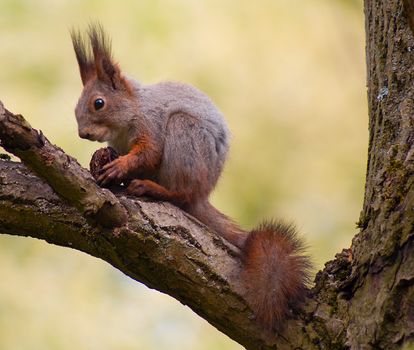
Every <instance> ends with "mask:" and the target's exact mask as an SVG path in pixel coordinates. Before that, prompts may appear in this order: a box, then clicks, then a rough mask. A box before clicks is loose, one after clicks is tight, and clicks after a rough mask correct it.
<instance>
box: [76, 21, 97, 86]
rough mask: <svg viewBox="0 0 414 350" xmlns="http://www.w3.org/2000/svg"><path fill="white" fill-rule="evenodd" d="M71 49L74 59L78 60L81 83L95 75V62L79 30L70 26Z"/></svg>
mask: <svg viewBox="0 0 414 350" xmlns="http://www.w3.org/2000/svg"><path fill="white" fill-rule="evenodd" d="M70 36H71V39H72V44H73V49H74V50H75V55H76V60H77V61H78V65H79V71H80V75H81V79H82V83H83V85H85V84H86V82H87V81H88V80H89V79H91V78H92V77H93V76H94V75H95V64H94V60H93V57H92V52H91V50H90V48H89V45H87V43H86V41H85V39H84V38H83V37H82V35H81V33H80V31H78V30H75V29H74V28H72V29H71V30H70Z"/></svg>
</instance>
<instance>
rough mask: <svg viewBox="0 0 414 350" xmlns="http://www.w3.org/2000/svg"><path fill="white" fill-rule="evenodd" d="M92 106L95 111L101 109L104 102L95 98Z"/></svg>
mask: <svg viewBox="0 0 414 350" xmlns="http://www.w3.org/2000/svg"><path fill="white" fill-rule="evenodd" d="M93 106H94V107H95V110H98V109H101V108H102V107H103V106H105V101H104V100H103V99H101V98H97V99H96V100H95V102H94V103H93Z"/></svg>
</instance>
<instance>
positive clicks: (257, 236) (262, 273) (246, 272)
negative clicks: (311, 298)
mask: <svg viewBox="0 0 414 350" xmlns="http://www.w3.org/2000/svg"><path fill="white" fill-rule="evenodd" d="M191 214H192V215H194V216H195V217H197V218H198V219H199V220H200V221H201V222H203V223H205V224H206V225H207V226H209V227H210V228H212V229H213V230H215V231H216V232H217V233H218V234H220V235H221V236H222V237H223V238H225V239H226V240H228V241H229V242H230V243H232V244H234V245H236V246H237V247H239V248H240V249H241V251H242V261H243V269H242V272H241V278H242V280H243V284H244V287H245V298H246V300H247V301H248V303H249V304H250V307H251V308H252V310H253V312H254V313H255V315H256V319H257V321H258V322H259V323H260V324H261V325H262V326H263V327H264V328H266V329H268V330H277V329H280V328H281V326H282V321H283V320H284V319H286V317H287V316H288V314H289V309H290V308H291V307H295V306H297V305H298V304H300V303H301V301H302V300H303V299H304V297H305V295H306V290H307V285H308V283H309V271H310V269H311V263H310V260H309V258H308V257H307V256H306V255H304V245H303V243H302V242H301V241H300V240H299V238H298V236H297V233H296V231H295V229H294V227H293V226H291V225H286V224H284V223H282V222H267V223H263V224H262V225H260V226H259V227H258V228H256V229H254V230H252V231H251V232H250V233H248V232H245V231H243V230H242V229H241V228H240V227H238V226H237V225H236V224H235V223H234V222H233V221H232V220H231V219H229V218H228V217H227V216H225V215H224V214H222V213H220V212H219V211H218V210H217V209H215V208H214V207H213V206H212V205H210V204H209V203H203V204H202V205H200V206H199V207H197V208H193V210H192V212H191Z"/></svg>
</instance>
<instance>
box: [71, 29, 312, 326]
mask: <svg viewBox="0 0 414 350" xmlns="http://www.w3.org/2000/svg"><path fill="white" fill-rule="evenodd" d="M71 38H72V43H73V48H74V50H75V54H76V59H77V61H78V65H79V70H80V75H81V79H82V83H83V91H82V94H81V96H80V98H79V101H78V103H77V106H76V109H75V114H76V119H77V122H78V130H79V136H80V137H81V138H85V139H89V140H91V141H99V142H107V143H108V144H109V146H110V147H112V148H114V149H115V151H116V152H117V153H118V154H119V155H120V156H119V157H118V158H116V159H115V160H113V161H111V162H109V163H108V164H106V165H104V166H103V168H102V172H101V175H100V176H99V177H98V179H97V182H98V184H99V185H101V186H108V185H111V184H121V183H126V184H128V186H127V193H129V194H131V195H135V196H143V195H145V196H149V197H152V198H154V199H157V200H162V201H168V202H171V203H173V204H174V205H176V206H178V207H179V208H181V209H182V210H184V211H186V212H187V213H189V214H191V215H192V216H194V217H196V218H197V219H198V220H199V221H201V222H202V223H204V224H205V225H207V226H208V227H209V228H210V229H212V230H213V231H214V232H215V233H216V234H218V235H220V236H221V237H223V238H224V239H225V240H227V241H228V242H230V243H232V244H233V245H235V246H236V247H238V248H239V249H240V254H241V261H242V266H243V267H242V271H241V273H240V275H241V279H242V281H243V284H244V287H245V295H244V296H245V298H246V300H247V302H248V303H249V305H250V307H251V308H252V310H253V312H254V313H255V316H256V319H257V321H258V322H259V323H260V324H261V325H262V326H264V327H265V328H266V329H268V330H275V329H278V328H279V327H280V326H281V325H282V323H283V321H284V320H285V319H286V318H287V317H288V316H289V312H290V310H291V307H292V306H295V305H297V302H298V301H301V300H303V299H304V296H305V294H306V290H307V283H308V278H309V268H310V263H309V258H308V257H307V256H306V255H304V252H303V250H304V248H303V244H302V243H301V241H300V240H299V239H298V237H297V234H296V232H295V230H294V228H293V227H292V226H289V225H286V224H283V223H281V222H267V223H264V224H262V225H260V226H259V227H258V228H256V229H254V230H252V231H250V232H247V231H244V230H242V229H241V228H240V227H239V226H238V225H237V224H236V223H234V222H233V221H232V220H231V219H229V218H228V217H227V216H226V215H224V214H222V213H220V212H219V211H218V210H217V209H215V208H214V207H213V206H212V205H211V204H210V203H209V201H208V198H209V195H210V193H211V191H212V190H213V189H214V187H215V185H216V183H217V180H218V178H219V177H220V174H221V172H222V170H223V166H224V162H225V160H226V156H227V153H228V150H229V130H228V128H227V125H226V122H225V120H224V118H223V116H222V114H221V113H220V111H219V110H218V109H217V107H216V106H215V105H214V104H213V103H212V101H211V100H210V99H209V98H208V97H207V96H206V95H205V94H203V93H202V92H200V91H199V90H197V89H196V88H194V87H192V86H190V85H187V84H182V83H178V82H162V83H157V84H153V85H141V84H140V83H139V82H138V81H136V80H134V79H132V78H130V77H127V76H126V75H124V74H123V73H122V72H121V70H120V68H119V65H118V64H117V63H115V62H114V60H113V57H112V54H111V45H110V40H109V38H108V36H107V35H106V34H105V32H104V30H103V28H102V26H101V25H100V24H96V25H90V26H89V30H88V33H87V36H86V37H84V36H82V35H81V33H80V32H78V31H74V30H72V31H71Z"/></svg>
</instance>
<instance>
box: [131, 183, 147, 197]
mask: <svg viewBox="0 0 414 350" xmlns="http://www.w3.org/2000/svg"><path fill="white" fill-rule="evenodd" d="M148 182H149V181H148V180H132V181H131V183H130V184H129V185H128V187H127V193H128V194H132V195H134V196H137V197H140V196H143V195H144V194H148V195H149V196H151V190H150V187H149V186H148V184H147V183H148Z"/></svg>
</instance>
